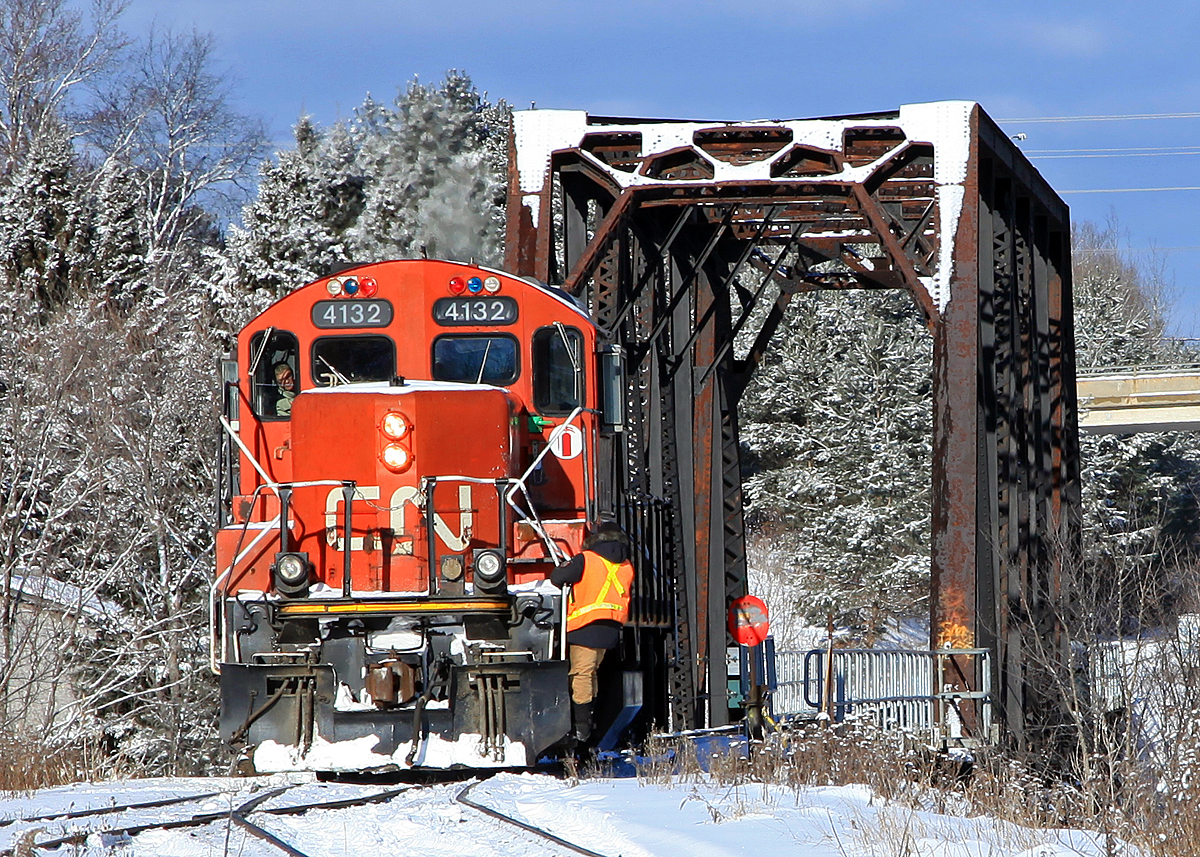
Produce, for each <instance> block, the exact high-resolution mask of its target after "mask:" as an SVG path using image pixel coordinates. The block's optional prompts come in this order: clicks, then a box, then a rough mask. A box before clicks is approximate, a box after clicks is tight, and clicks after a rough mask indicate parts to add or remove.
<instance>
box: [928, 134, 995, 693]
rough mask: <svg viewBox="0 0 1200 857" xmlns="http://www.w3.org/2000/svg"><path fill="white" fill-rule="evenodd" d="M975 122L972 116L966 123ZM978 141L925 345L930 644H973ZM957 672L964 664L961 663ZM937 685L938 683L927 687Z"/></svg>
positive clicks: (981, 521)
mask: <svg viewBox="0 0 1200 857" xmlns="http://www.w3.org/2000/svg"><path fill="white" fill-rule="evenodd" d="M976 121H977V118H976V116H974V115H973V116H972V124H974V123H975V122H976ZM977 146H978V143H977V142H976V141H975V134H972V147H973V149H974V151H973V152H972V157H971V158H970V159H969V164H970V168H969V171H968V174H967V178H966V183H965V184H966V193H965V197H966V198H965V202H964V206H963V211H962V214H961V218H960V220H959V224H958V231H957V234H956V236H955V244H954V267H953V270H952V272H951V278H950V298H949V301H948V302H947V303H946V305H945V307H944V309H943V310H942V314H941V316H940V318H939V319H938V323H937V325H936V329H935V331H934V348H933V391H934V392H933V401H934V404H933V466H932V471H933V472H932V477H933V479H932V481H933V512H932V516H933V522H932V523H933V526H932V534H933V540H932V545H931V548H932V549H931V554H932V556H931V561H932V575H931V581H930V587H931V592H930V608H931V616H930V619H931V628H930V633H931V637H932V640H931V643H932V645H933V646H934V648H946V647H953V648H968V647H972V646H973V645H974V644H975V631H976V602H977V590H976V578H977V574H978V569H977V560H978V550H977V542H978V539H979V537H980V535H981V530H982V532H983V533H986V532H987V523H988V522H987V520H986V516H985V514H984V510H983V509H981V508H980V507H979V503H978V500H979V497H978V494H977V489H978V483H977V479H978V476H979V473H978V468H979V463H980V462H979V458H978V454H977V450H978V441H979V414H978V410H977V409H978V402H979V392H980V391H979V385H980V369H981V366H980V362H981V359H980V350H979V282H978V278H979V269H978V253H979V246H978V241H979V238H980V223H979V220H980V211H979V207H978V190H977V189H978V181H979V175H978V155H977V152H978V149H977ZM962 668H963V671H964V673H966V670H967V668H968V665H967V664H965V663H964V664H963V665H962ZM964 677H966V678H967V681H965V682H964V681H962V680H961V679H959V678H958V677H957V676H956V675H955V671H954V670H951V671H950V675H949V676H948V677H947V681H948V682H949V683H952V684H955V685H958V686H959V687H960V688H962V689H964V690H965V689H971V690H973V689H975V685H976V681H977V680H976V679H974V676H973V675H971V674H969V673H967V674H966V675H965V676H964ZM934 690H935V691H940V690H942V688H934Z"/></svg>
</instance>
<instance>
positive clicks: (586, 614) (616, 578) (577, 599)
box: [567, 551, 633, 633]
mask: <svg viewBox="0 0 1200 857" xmlns="http://www.w3.org/2000/svg"><path fill="white" fill-rule="evenodd" d="M632 584H633V563H631V562H630V561H629V560H625V561H624V562H621V563H612V562H609V561H608V560H606V559H605V558H604V557H602V556H600V555H599V554H595V553H592V552H591V551H584V552H583V578H582V579H581V580H580V581H579V582H578V583H576V584H575V585H574V586H572V587H571V612H570V613H568V614H567V631H568V633H569V632H571V631H575V630H578V629H579V628H582V627H583V626H584V625H586V624H588V623H589V622H595V621H596V620H597V619H611V620H613V621H615V622H622V623H623V622H625V620H627V619H628V618H629V597H630V587H631V586H632Z"/></svg>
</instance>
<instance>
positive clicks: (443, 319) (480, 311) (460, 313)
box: [433, 297, 517, 327]
mask: <svg viewBox="0 0 1200 857" xmlns="http://www.w3.org/2000/svg"><path fill="white" fill-rule="evenodd" d="M433 320H434V321H435V322H436V323H437V324H439V325H441V326H443V327H456V326H458V325H504V324H512V323H513V322H515V321H516V320H517V302H516V301H515V300H513V299H512V298H505V297H499V298H438V300H436V301H434V304H433Z"/></svg>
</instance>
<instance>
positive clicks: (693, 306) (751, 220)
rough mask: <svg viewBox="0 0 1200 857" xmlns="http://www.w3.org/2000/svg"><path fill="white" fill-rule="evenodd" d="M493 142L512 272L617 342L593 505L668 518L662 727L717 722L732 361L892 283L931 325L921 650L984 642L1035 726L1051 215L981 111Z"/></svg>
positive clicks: (1063, 488) (1070, 507)
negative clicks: (802, 300)
mask: <svg viewBox="0 0 1200 857" xmlns="http://www.w3.org/2000/svg"><path fill="white" fill-rule="evenodd" d="M513 139H514V146H513V150H512V153H511V154H512V157H511V167H510V191H509V202H508V236H507V267H508V268H509V269H510V270H513V271H515V272H517V273H520V274H523V275H527V276H534V277H537V278H539V279H541V280H543V281H545V282H547V283H549V284H552V285H559V286H561V287H562V288H564V289H565V290H566V291H568V292H571V293H573V294H575V295H577V296H579V297H581V298H582V299H584V300H586V301H587V302H588V304H589V306H590V308H591V310H592V313H593V318H594V319H595V320H596V322H597V324H598V326H599V327H600V329H601V331H602V334H603V337H604V338H605V340H606V341H607V342H608V343H610V344H613V345H619V346H621V347H622V348H623V349H624V350H625V353H626V354H627V356H628V366H629V370H630V371H629V378H630V382H629V390H628V391H627V393H628V401H629V405H630V406H629V409H628V410H629V419H628V421H627V429H626V431H624V432H622V433H617V434H612V435H607V436H606V437H605V438H604V439H603V441H604V451H603V454H602V456H601V461H602V465H603V466H604V467H606V468H607V469H608V472H607V474H606V476H607V480H608V481H609V483H610V484H611V485H612V486H613V488H614V491H613V496H611V497H609V498H608V503H609V504H610V506H615V505H616V504H617V503H618V500H619V497H620V496H626V495H630V496H646V497H650V498H656V500H657V501H660V502H665V503H666V504H667V506H668V507H669V509H670V515H671V518H672V519H673V521H674V529H673V532H674V537H673V540H672V545H673V547H672V551H673V552H674V554H673V555H674V560H673V562H674V564H675V571H676V574H675V592H674V607H675V623H676V633H677V637H676V654H675V656H674V660H673V664H672V668H671V679H672V682H671V684H672V686H671V691H670V695H671V711H672V717H673V721H674V725H676V726H677V727H686V726H695V725H704V724H707V725H720V724H721V723H723V722H724V720H725V717H726V712H725V704H724V652H725V648H726V645H727V643H728V637H727V634H726V631H725V609H726V606H727V604H728V602H729V601H730V600H731V599H732V598H734V597H736V596H738V595H740V594H743V592H744V591H745V567H746V557H745V546H744V533H743V529H742V496H741V481H740V473H739V461H738V442H737V403H738V399H739V398H740V396H741V393H742V391H743V389H744V388H745V385H746V383H747V381H748V379H749V377H750V375H751V373H752V372H753V371H754V369H755V367H756V366H757V364H758V362H759V360H760V358H761V356H762V354H763V352H764V350H765V349H766V347H767V345H768V343H769V341H770V339H771V336H772V335H773V334H774V332H775V330H776V328H777V327H778V325H779V323H780V322H781V321H782V319H783V313H784V311H785V309H786V306H787V304H788V302H789V300H790V298H791V296H792V295H793V294H795V293H797V292H800V291H808V290H814V289H826V288H898V289H905V290H907V291H908V292H909V293H910V294H911V295H912V297H913V300H914V301H915V302H916V304H917V306H918V307H919V308H920V310H921V312H922V313H923V315H924V317H925V320H926V323H927V324H928V326H929V328H930V330H931V332H932V333H933V336H934V366H933V381H934V405H933V434H934V461H933V497H934V508H933V525H932V528H933V532H932V533H931V537H932V566H933V568H932V571H933V577H932V593H931V595H932V597H931V620H932V629H933V631H932V636H933V639H932V640H931V645H933V646H934V647H941V646H956V647H971V646H976V645H978V646H986V647H991V648H993V649H994V650H995V651H996V652H997V655H998V657H996V658H994V659H993V661H992V663H993V669H994V671H995V672H994V674H993V675H992V676H991V677H990V678H991V682H990V684H991V686H992V687H993V688H998V689H1000V690H999V697H998V699H997V702H999V705H998V706H996V709H995V710H996V711H997V712H998V716H999V719H1000V724H999V725H1001V727H1002V728H1005V729H1006V730H1007V731H1008V733H1009V734H1010V735H1011V736H1013V738H1014V740H1015V741H1016V742H1017V743H1025V742H1028V741H1032V740H1037V738H1038V736H1037V735H1035V734H1034V731H1036V730H1040V729H1044V728H1053V727H1054V725H1055V721H1056V717H1057V715H1056V713H1055V711H1054V706H1053V705H1052V704H1050V703H1048V702H1047V701H1046V700H1047V698H1048V693H1049V689H1048V688H1047V686H1046V684H1047V681H1048V680H1047V679H1046V678H1045V677H1044V676H1042V675H1040V673H1039V671H1038V670H1036V669H1034V668H1033V667H1031V664H1033V663H1035V662H1045V661H1047V660H1049V661H1054V660H1056V659H1059V658H1062V657H1064V656H1065V638H1064V633H1063V629H1062V628H1061V625H1060V624H1059V623H1058V619H1057V616H1058V612H1057V608H1058V606H1059V605H1058V600H1059V599H1061V597H1062V594H1061V593H1060V592H1059V591H1058V586H1059V583H1058V581H1059V575H1058V572H1057V570H1058V568H1059V563H1061V561H1062V560H1061V557H1062V554H1063V550H1064V547H1066V546H1069V545H1070V544H1071V543H1072V540H1073V538H1074V532H1075V530H1076V527H1075V510H1076V508H1077V505H1078V501H1077V498H1078V453H1077V441H1076V414H1075V392H1074V363H1073V333H1072V322H1071V291H1070V264H1069V261H1070V260H1069V252H1070V251H1069V234H1070V225H1069V216H1068V212H1067V208H1066V206H1065V205H1064V204H1063V203H1062V202H1061V200H1060V199H1059V198H1058V197H1057V196H1056V195H1055V194H1054V192H1053V191H1052V190H1051V189H1050V188H1049V186H1048V185H1047V184H1046V183H1045V181H1044V180H1042V178H1041V177H1040V176H1039V175H1038V174H1037V172H1036V171H1035V170H1034V169H1033V168H1032V167H1031V166H1030V165H1029V163H1028V161H1026V160H1025V158H1024V156H1023V155H1021V153H1020V152H1019V150H1017V149H1016V148H1015V147H1014V146H1013V145H1012V144H1011V142H1010V141H1009V140H1008V138H1007V137H1006V136H1005V135H1004V133H1003V132H1002V131H1001V130H1000V129H999V128H998V127H997V126H996V125H995V124H994V123H993V122H992V120H991V119H990V118H988V117H987V115H986V114H985V113H984V112H983V111H982V109H981V108H979V106H978V105H975V104H972V103H967V102H946V103H937V104H924V105H906V106H903V107H901V108H900V109H899V110H898V111H892V112H888V113H880V114H871V115H863V116H847V117H833V118H825V119H810V120H793V121H784V122H745V123H705V122H664V121H655V120H640V119H613V118H601V117H590V116H588V115H587V114H586V113H583V112H579V111H522V112H518V113H517V114H516V116H515V121H514V136H513ZM1047 641H1048V642H1047ZM964 663H965V661H964ZM983 678H984V677H982V676H978V675H973V674H968V671H964V672H963V674H962V675H961V676H958V677H957V678H954V679H951V681H957V683H958V684H959V685H960V686H961V687H962V688H963V689H964V690H968V689H975V688H977V687H978V686H979V685H980V684H981V683H982V680H983ZM968 719H970V718H968ZM988 725H991V724H988ZM982 726H984V724H976V723H968V727H969V728H980V727H982ZM1031 730H1033V731H1031Z"/></svg>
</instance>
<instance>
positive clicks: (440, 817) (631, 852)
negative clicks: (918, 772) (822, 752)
mask: <svg viewBox="0 0 1200 857" xmlns="http://www.w3.org/2000/svg"><path fill="white" fill-rule="evenodd" d="M465 785H466V784H464V783H455V784H450V785H435V786H428V787H412V788H410V789H409V790H407V791H405V792H404V793H403V794H401V795H399V796H397V797H395V798H393V799H392V800H390V801H389V802H387V803H382V804H375V805H365V806H356V807H351V808H344V809H336V810H334V809H330V810H313V811H310V812H308V813H307V814H304V815H287V816H279V815H267V814H265V813H257V814H252V815H250V816H249V818H250V820H251V821H253V822H254V823H255V824H257V825H259V826H261V827H263V828H265V829H267V830H268V831H270V832H271V833H272V834H274V835H275V836H277V837H278V838H279V839H281V840H283V841H284V842H286V843H288V844H290V845H292V846H293V847H295V848H297V849H299V850H301V851H303V852H304V853H306V854H308V855H312V857H324V855H330V857H334V855H336V857H345V855H388V854H411V855H423V857H443V855H444V857H515V855H526V854H548V855H549V854H566V853H569V852H567V851H566V850H565V849H563V848H561V847H560V846H557V845H553V844H550V843H547V842H545V841H541V840H538V839H537V838H536V837H534V836H533V835H532V834H529V833H527V832H525V831H522V830H520V829H518V828H517V827H515V826H511V825H506V824H503V823H501V822H499V821H496V820H494V819H492V818H489V817H487V816H485V815H483V814H481V813H479V812H477V811H476V810H474V809H471V808H469V807H467V806H464V805H463V804H461V803H458V802H456V800H455V798H456V796H457V795H458V794H459V793H460V792H462V791H463V789H464V787H465ZM281 786H292V787H291V788H289V789H287V790H286V791H284V792H283V793H281V794H279V795H277V796H275V797H273V798H272V799H270V800H269V801H267V802H265V803H263V804H262V805H261V807H260V808H261V809H267V808H270V807H278V806H288V805H295V804H301V803H310V802H327V801H333V800H339V799H345V798H352V797H360V796H366V795H370V794H374V793H378V792H380V791H382V790H384V787H381V786H370V785H349V784H337V783H318V782H315V781H314V780H312V779H311V778H307V777H300V776H293V777H290V778H284V777H272V778H267V777H263V778H257V779H252V780H239V779H220V778H208V779H204V778H197V779H159V780H125V781H121V782H111V783H97V784H80V785H73V786H67V787H62V788H56V789H47V790H44V791H40V792H35V793H32V794H23V795H18V796H11V797H8V798H7V799H6V800H3V801H0V824H3V825H4V826H0V850H4V851H8V850H9V849H13V848H16V849H17V854H18V855H21V854H22V853H23V852H25V853H37V854H46V853H57V854H71V855H161V857H208V856H209V855H241V857H258V855H263V857H267V855H270V857H277V855H279V854H281V853H284V852H283V851H281V850H280V849H279V848H278V847H276V846H273V845H271V844H269V843H267V842H264V841H263V840H261V839H258V838H254V837H251V836H250V835H249V834H247V833H246V832H245V831H244V830H242V829H241V828H240V827H238V826H236V825H234V824H232V823H231V822H230V821H228V820H224V819H223V820H221V821H219V822H215V823H210V824H207V825H205V826H202V827H195V828H183V829H176V830H150V831H147V832H143V833H141V834H140V835H138V836H135V837H129V836H125V835H107V834H104V833H102V832H101V831H103V830H105V829H112V828H115V827H126V826H131V825H134V824H148V823H152V822H154V821H156V820H167V819H172V818H174V819H186V818H190V817H191V816H192V815H195V814H199V813H214V812H228V811H229V810H231V809H234V808H237V807H239V806H241V805H243V804H244V803H246V802H247V801H248V800H250V799H251V798H252V797H253V796H254V793H256V792H257V793H260V794H261V793H264V792H265V791H266V790H269V789H273V788H279V787H281ZM213 792H218V793H220V794H218V795H215V796H210V797H201V798H200V799H199V800H198V801H196V802H192V803H187V804H182V805H177V806H169V807H163V808H158V809H143V810H136V811H130V812H126V813H121V814H120V815H117V816H114V815H106V816H97V817H89V818H83V819H78V820H73V821H62V820H56V821H41V822H37V823H32V824H31V823H26V822H22V821H17V822H9V821H7V820H8V819H21V818H27V817H31V816H45V815H48V814H50V813H52V812H59V811H76V812H77V811H79V810H83V809H88V808H99V807H111V806H115V805H121V804H130V803H138V802H147V801H154V800H159V799H163V798H170V797H181V796H188V795H195V796H201V795H205V794H209V793H213ZM470 797H471V799H472V800H474V801H476V802H478V803H480V804H482V805H484V806H487V807H489V808H491V809H493V810H496V811H498V812H501V813H504V814H506V815H509V816H511V817H513V818H516V819H518V820H521V821H524V822H526V823H528V824H531V825H533V826H536V827H538V828H541V829H543V830H546V831H548V832H550V833H553V834H555V835H557V836H559V837H560V838H562V839H564V840H567V841H569V842H572V843H575V844H578V845H581V846H583V847H586V848H589V849H592V850H593V851H596V852H598V853H600V854H603V855H611V857H618V855H620V857H651V855H653V856H654V857H658V855H663V857H666V855H686V857H731V856H732V855H759V856H760V857H778V855H802V857H860V856H861V857H877V855H878V856H879V857H882V855H901V854H903V855H910V856H911V857H1001V855H1020V857H1068V855H1069V857H1100V855H1103V854H1105V853H1106V851H1105V843H1104V841H1103V839H1102V838H1101V837H1100V836H1098V835H1096V834H1092V833H1082V832H1078V831H1064V830H1034V829H1029V828H1023V827H1018V826H1015V825H1012V824H1008V823H1005V822H1000V821H996V820H994V819H987V818H974V819H964V818H956V817H951V816H946V815H939V814H936V813H934V812H918V811H914V810H911V809H908V808H905V807H902V806H899V805H896V804H888V803H887V802H886V801H883V800H881V799H879V798H878V797H874V796H873V795H872V794H871V793H870V792H869V791H868V790H866V789H864V788H861V787H854V786H846V787H836V788H834V787H829V788H804V789H800V790H798V791H793V790H791V789H787V788H783V787H778V786H762V785H754V786H737V787H731V786H720V785H716V784H714V783H713V782H711V781H708V780H703V781H700V782H677V783H674V784H672V785H651V784H647V783H642V782H639V781H638V780H637V779H591V780H584V781H582V782H578V783H576V782H571V781H565V780H559V779H555V778H553V777H549V776H546V775H541V774H521V775H517V774H501V775H498V776H496V777H494V778H492V779H489V780H486V781H484V782H483V783H481V784H479V785H478V786H477V787H476V788H474V789H473V790H472V792H471V795H470ZM34 830H36V831H38V832H37V833H36V834H31V831H34ZM77 830H90V831H93V832H92V834H91V835H90V836H88V838H87V840H86V844H85V845H83V846H78V845H67V846H64V847H63V848H61V849H59V850H58V851H36V852H29V851H27V846H28V843H29V842H30V838H31V835H32V836H35V837H36V840H37V841H45V840H48V839H53V838H58V837H62V836H66V835H68V834H70V833H72V832H74V831H77ZM1116 853H1118V854H1120V855H1122V857H1136V855H1137V852H1136V851H1135V850H1133V849H1130V848H1126V847H1125V846H1119V848H1118V849H1117V851H1116Z"/></svg>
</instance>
